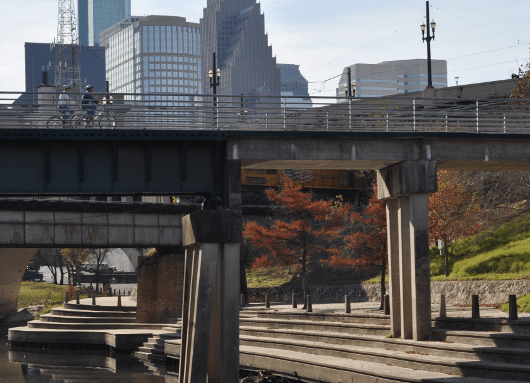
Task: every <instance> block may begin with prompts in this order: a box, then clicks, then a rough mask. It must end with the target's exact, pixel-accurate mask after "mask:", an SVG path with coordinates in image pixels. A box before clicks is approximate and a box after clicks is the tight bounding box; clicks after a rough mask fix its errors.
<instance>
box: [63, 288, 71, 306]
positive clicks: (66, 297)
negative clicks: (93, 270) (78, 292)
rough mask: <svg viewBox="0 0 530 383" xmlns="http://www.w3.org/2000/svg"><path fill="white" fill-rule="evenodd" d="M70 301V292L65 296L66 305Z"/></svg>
mask: <svg viewBox="0 0 530 383" xmlns="http://www.w3.org/2000/svg"><path fill="white" fill-rule="evenodd" d="M69 300H70V293H68V291H67V292H66V293H65V294H64V304H65V305H66V304H67V303H68V301H69Z"/></svg>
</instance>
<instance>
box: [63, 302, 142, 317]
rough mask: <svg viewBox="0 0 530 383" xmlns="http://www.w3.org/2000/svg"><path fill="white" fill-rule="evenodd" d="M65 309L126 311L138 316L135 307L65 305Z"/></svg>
mask: <svg viewBox="0 0 530 383" xmlns="http://www.w3.org/2000/svg"><path fill="white" fill-rule="evenodd" d="M64 308H65V309H68V310H84V311H113V312H115V311H120V312H121V311H125V312H134V313H135V315H136V307H135V306H119V307H118V305H116V306H100V305H97V304H96V305H78V304H75V303H67V304H65V305H64Z"/></svg>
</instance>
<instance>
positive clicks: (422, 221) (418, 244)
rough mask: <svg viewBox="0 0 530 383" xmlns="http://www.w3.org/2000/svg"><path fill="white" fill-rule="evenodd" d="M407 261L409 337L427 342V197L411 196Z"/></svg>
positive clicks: (428, 280)
mask: <svg viewBox="0 0 530 383" xmlns="http://www.w3.org/2000/svg"><path fill="white" fill-rule="evenodd" d="M408 199H409V208H410V213H409V214H410V257H411V259H410V261H411V268H412V273H411V282H412V317H413V318H414V320H413V322H412V335H413V339H414V340H416V341H424V340H428V339H429V336H430V333H431V263H430V251H429V196H428V194H411V195H410V196H409V198H408Z"/></svg>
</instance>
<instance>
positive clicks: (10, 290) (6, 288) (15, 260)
mask: <svg viewBox="0 0 530 383" xmlns="http://www.w3.org/2000/svg"><path fill="white" fill-rule="evenodd" d="M38 250H39V249H0V262H1V263H2V267H0V322H1V321H2V320H4V319H7V318H8V317H10V316H11V315H14V314H16V313H17V312H18V294H19V292H20V285H21V283H22V277H23V275H24V272H25V271H26V267H27V266H28V263H29V262H30V261H31V260H32V259H33V257H34V256H35V254H37V251H38Z"/></svg>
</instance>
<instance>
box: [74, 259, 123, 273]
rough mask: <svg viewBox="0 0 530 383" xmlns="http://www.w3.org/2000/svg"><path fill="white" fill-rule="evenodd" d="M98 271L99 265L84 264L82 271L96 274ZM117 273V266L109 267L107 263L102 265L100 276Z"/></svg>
mask: <svg viewBox="0 0 530 383" xmlns="http://www.w3.org/2000/svg"><path fill="white" fill-rule="evenodd" d="M96 269H97V265H96V264H95V263H87V262H85V263H83V264H82V265H81V270H82V271H87V272H89V273H95V272H96ZM115 271H116V267H115V266H109V265H108V264H107V263H101V264H100V265H99V273H100V274H111V273H113V272H115Z"/></svg>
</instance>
